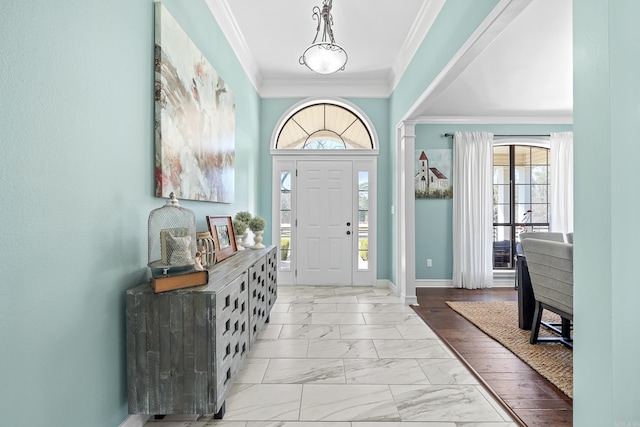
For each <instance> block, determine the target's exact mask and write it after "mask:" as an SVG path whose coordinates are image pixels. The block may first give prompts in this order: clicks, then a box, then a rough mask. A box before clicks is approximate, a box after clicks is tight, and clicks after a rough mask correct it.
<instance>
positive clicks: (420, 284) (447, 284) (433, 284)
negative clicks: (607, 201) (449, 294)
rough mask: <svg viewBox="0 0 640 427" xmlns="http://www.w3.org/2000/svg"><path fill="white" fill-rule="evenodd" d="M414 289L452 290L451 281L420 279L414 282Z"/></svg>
mask: <svg viewBox="0 0 640 427" xmlns="http://www.w3.org/2000/svg"><path fill="white" fill-rule="evenodd" d="M416 288H453V285H452V284H451V279H448V280H447V279H420V280H416Z"/></svg>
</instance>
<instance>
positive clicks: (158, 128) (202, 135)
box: [154, 3, 236, 203]
mask: <svg viewBox="0 0 640 427" xmlns="http://www.w3.org/2000/svg"><path fill="white" fill-rule="evenodd" d="M154 56H155V89H154V92H155V93H154V98H155V188H156V190H155V193H156V196H157V197H169V194H170V193H171V192H173V193H174V194H175V196H176V197H177V198H178V199H188V200H204V201H210V202H221V203H231V202H233V196H234V161H235V109H236V105H235V96H234V94H233V92H232V91H231V90H230V88H229V87H228V86H227V85H226V84H225V82H224V80H222V78H221V77H220V76H219V75H218V73H217V72H216V70H215V69H214V68H213V67H212V66H211V64H209V62H208V61H207V59H206V58H205V57H204V56H203V54H202V53H201V52H200V50H199V49H198V48H197V46H196V45H195V44H194V43H193V41H191V39H190V38H189V36H188V35H187V34H186V33H185V32H184V31H183V29H182V28H181V27H180V25H179V24H178V23H177V22H176V21H175V19H174V18H173V17H172V16H171V15H170V14H169V12H168V11H167V9H166V8H165V7H164V6H163V5H162V4H161V3H155V53H154Z"/></svg>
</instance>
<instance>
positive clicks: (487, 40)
mask: <svg viewBox="0 0 640 427" xmlns="http://www.w3.org/2000/svg"><path fill="white" fill-rule="evenodd" d="M531 1H532V0H522V1H514V0H501V1H500V2H499V3H498V4H497V5H496V7H495V8H494V9H493V10H492V11H491V13H489V15H488V16H487V17H486V18H485V19H484V20H483V21H482V23H481V24H480V25H479V26H478V28H477V29H476V30H475V31H474V32H473V34H471V36H470V37H469V38H468V39H467V41H466V42H465V43H464V44H463V45H462V47H460V49H459V50H458V51H457V52H456V54H455V55H454V56H453V57H452V58H451V60H450V61H449V62H448V63H447V65H445V67H444V68H443V69H442V70H441V71H440V73H438V75H437V76H436V78H435V79H433V81H432V82H431V83H430V84H429V86H428V87H427V89H426V90H425V91H424V92H423V93H422V95H420V97H419V98H418V99H417V100H416V102H415V103H414V105H413V106H412V107H411V108H410V109H409V111H408V112H407V113H406V115H405V119H408V118H411V119H413V118H415V117H416V116H417V117H420V116H422V115H423V112H424V111H425V110H426V109H427V108H428V107H429V106H431V105H433V103H434V102H436V99H437V98H438V95H440V94H441V93H442V92H443V91H444V90H445V89H446V88H447V87H449V85H450V84H451V83H452V82H453V81H454V80H455V79H456V78H458V76H460V74H461V73H462V72H463V71H464V70H465V69H466V68H467V66H468V65H469V64H471V62H473V61H474V60H475V59H476V58H477V57H478V56H479V55H480V54H481V53H482V52H483V51H484V50H485V49H486V48H487V47H488V46H489V45H490V44H491V43H492V42H493V41H494V40H495V39H496V38H497V37H498V36H499V35H500V34H501V33H502V32H503V31H504V30H505V28H507V27H508V26H509V24H511V22H512V21H513V19H514V18H515V17H516V16H518V15H519V14H520V12H522V11H523V10H524V9H525V8H526V7H527V6H528V5H529V4H530V3H531Z"/></svg>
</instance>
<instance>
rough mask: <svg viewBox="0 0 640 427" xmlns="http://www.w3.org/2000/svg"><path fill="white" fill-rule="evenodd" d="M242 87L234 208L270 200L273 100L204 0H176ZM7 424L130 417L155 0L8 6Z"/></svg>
mask: <svg viewBox="0 0 640 427" xmlns="http://www.w3.org/2000/svg"><path fill="white" fill-rule="evenodd" d="M166 5H167V8H168V9H169V11H170V12H171V13H172V14H174V16H175V18H176V19H177V20H178V22H180V23H181V24H182V26H183V28H184V29H185V30H186V31H187V33H189V34H190V35H191V37H192V39H193V40H194V41H195V43H196V44H197V45H198V46H199V47H200V49H201V50H202V51H203V53H204V54H205V56H207V57H208V59H209V61H210V62H211V63H212V65H213V66H214V67H215V68H216V69H217V71H218V72H219V73H220V74H221V76H222V77H223V78H224V79H225V80H226V81H227V82H228V83H229V85H230V86H231V88H232V89H233V90H234V91H235V94H236V101H237V138H236V149H237V163H236V165H237V168H238V170H239V171H243V172H242V173H236V202H235V203H234V204H230V205H220V204H212V203H203V202H183V203H182V204H183V206H186V207H188V208H191V209H193V210H194V211H195V212H196V215H197V218H198V225H199V228H202V227H203V226H204V215H206V214H218V213H219V214H231V213H233V212H235V211H237V210H240V209H245V208H253V207H255V205H256V204H257V194H256V191H255V190H250V188H251V189H255V188H256V187H257V184H256V182H257V172H255V171H256V170H257V166H258V156H257V154H256V152H257V151H256V148H257V143H258V139H259V109H260V100H259V97H258V96H257V94H256V93H255V91H254V90H253V89H252V87H251V85H250V83H249V81H248V80H247V78H246V76H245V74H244V72H243V71H242V68H241V67H240V65H239V63H238V61H237V60H236V59H235V56H234V55H233V52H232V50H231V49H230V47H229V46H228V44H227V42H226V41H225V39H224V37H223V36H222V33H221V31H220V30H219V28H218V26H217V24H216V23H215V21H214V20H213V18H212V17H211V14H210V13H209V12H208V9H207V8H206V6H205V3H204V0H190V1H188V2H187V1H183V0H170V1H167V2H166ZM0 47H1V48H0V51H1V52H2V54H1V55H0V70H1V71H0V94H1V98H2V101H1V102H0V129H2V133H1V136H0V138H1V142H0V189H2V197H0V200H2V206H1V208H0V212H1V213H0V217H1V221H0V224H1V225H2V229H3V232H2V238H1V239H0V242H2V243H1V244H0V347H1V349H0V407H1V408H2V411H1V412H2V415H1V419H2V421H0V424H2V425H7V426H20V425H25V423H28V424H33V425H62V424H64V425H65V426H67V427H75V426H78V427H85V426H87V425H88V424H87V423H89V424H90V425H92V426H96V427H100V426H105V427H113V426H116V425H118V424H119V423H120V422H121V421H122V420H124V419H125V417H126V415H127V393H126V370H125V369H126V368H125V334H124V332H125V326H124V291H125V290H126V289H127V288H131V287H133V286H135V285H137V284H138V283H140V282H142V281H143V280H145V279H146V277H147V274H148V273H147V268H146V267H145V266H146V264H147V219H148V215H149V212H150V211H151V210H152V209H155V208H157V207H160V206H161V205H162V204H163V200H162V199H157V198H155V197H153V189H154V181H153V166H154V165H153V3H152V1H150V0H109V1H102V0H100V1H98V0H65V1H62V2H46V1H34V0H26V1H20V2H12V1H3V2H0Z"/></svg>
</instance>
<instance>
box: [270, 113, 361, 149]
mask: <svg viewBox="0 0 640 427" xmlns="http://www.w3.org/2000/svg"><path fill="white" fill-rule="evenodd" d="M275 148H276V149H298V150H300V149H306V150H310V149H312V150H344V149H348V150H353V149H356V150H371V149H373V148H374V146H373V140H372V138H371V132H370V131H369V129H368V128H367V126H366V124H365V123H364V122H363V120H362V119H361V118H360V117H359V116H358V115H357V114H355V113H354V112H353V111H351V110H349V109H347V108H345V107H344V106H341V105H337V104H331V103H327V102H323V103H317V104H313V105H308V106H305V107H303V108H301V109H299V110H297V111H296V112H294V113H293V114H292V115H291V116H290V117H289V118H288V119H287V120H286V122H285V123H284V124H283V126H282V128H281V129H280V132H279V134H278V136H277V139H276V144H275Z"/></svg>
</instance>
